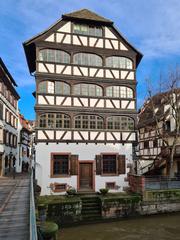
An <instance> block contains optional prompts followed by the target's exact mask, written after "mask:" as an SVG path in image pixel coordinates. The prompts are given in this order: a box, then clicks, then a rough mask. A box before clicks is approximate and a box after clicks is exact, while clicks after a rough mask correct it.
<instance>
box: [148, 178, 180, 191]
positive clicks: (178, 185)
mask: <svg viewBox="0 0 180 240" xmlns="http://www.w3.org/2000/svg"><path fill="white" fill-rule="evenodd" d="M144 187H145V190H166V189H180V177H174V178H170V177H167V176H152V177H151V176H148V177H145V186H144Z"/></svg>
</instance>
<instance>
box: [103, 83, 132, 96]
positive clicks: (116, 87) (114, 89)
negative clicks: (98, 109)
mask: <svg viewBox="0 0 180 240" xmlns="http://www.w3.org/2000/svg"><path fill="white" fill-rule="evenodd" d="M123 88H125V89H124V90H125V92H124V94H125V96H123ZM129 90H131V91H132V92H131V93H132V97H129V96H128V91H129ZM108 91H109V93H111V94H108ZM115 93H118V96H115ZM105 96H106V97H108V98H118V99H120V98H126V99H133V98H134V90H133V89H132V88H130V87H127V86H122V85H112V86H107V87H106V88H105Z"/></svg>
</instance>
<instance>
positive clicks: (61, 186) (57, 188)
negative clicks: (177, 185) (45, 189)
mask: <svg viewBox="0 0 180 240" xmlns="http://www.w3.org/2000/svg"><path fill="white" fill-rule="evenodd" d="M51 189H52V191H53V192H65V191H66V190H67V184H66V183H53V184H51Z"/></svg>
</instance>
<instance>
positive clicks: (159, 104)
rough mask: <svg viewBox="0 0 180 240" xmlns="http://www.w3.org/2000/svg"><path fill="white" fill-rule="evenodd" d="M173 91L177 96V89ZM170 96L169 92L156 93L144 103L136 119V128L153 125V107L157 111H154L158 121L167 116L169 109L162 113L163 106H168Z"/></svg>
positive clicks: (178, 91) (179, 90) (178, 90)
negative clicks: (137, 119)
mask: <svg viewBox="0 0 180 240" xmlns="http://www.w3.org/2000/svg"><path fill="white" fill-rule="evenodd" d="M174 91H176V93H177V94H178V95H179V93H180V89H179V88H177V89H175V90H174ZM170 94H172V92H171V91H169V92H164V93H158V94H156V95H154V96H153V97H152V98H150V99H148V100H147V101H146V102H145V103H144V105H143V107H142V108H141V110H140V112H139V115H138V118H139V121H138V128H141V127H145V126H147V125H153V124H154V123H155V117H154V111H153V106H154V108H155V109H157V111H156V117H157V119H159V120H160V119H163V118H164V117H166V116H167V115H168V114H169V111H170V109H169V108H168V109H166V111H165V112H164V106H165V105H167V104H169V101H170V98H169V96H170ZM178 99H179V96H178Z"/></svg>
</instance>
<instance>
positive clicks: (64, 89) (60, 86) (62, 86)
mask: <svg viewBox="0 0 180 240" xmlns="http://www.w3.org/2000/svg"><path fill="white" fill-rule="evenodd" d="M55 93H56V94H62V95H69V94H70V86H69V84H67V83H64V82H57V81H56V82H55Z"/></svg>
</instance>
